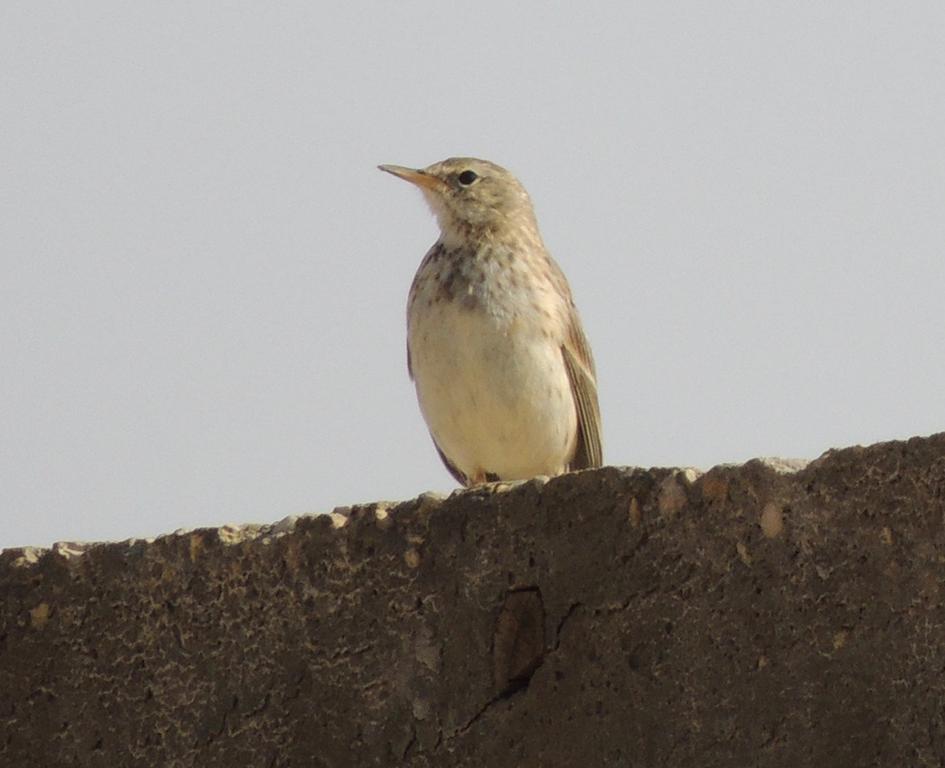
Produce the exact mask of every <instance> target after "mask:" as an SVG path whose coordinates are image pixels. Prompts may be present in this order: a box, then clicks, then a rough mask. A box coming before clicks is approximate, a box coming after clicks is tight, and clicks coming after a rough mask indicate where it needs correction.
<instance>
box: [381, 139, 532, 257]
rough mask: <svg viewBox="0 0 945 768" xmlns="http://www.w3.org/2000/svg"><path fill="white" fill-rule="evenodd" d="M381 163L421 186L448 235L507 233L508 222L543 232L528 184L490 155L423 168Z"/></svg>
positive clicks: (451, 160) (462, 236)
mask: <svg viewBox="0 0 945 768" xmlns="http://www.w3.org/2000/svg"><path fill="white" fill-rule="evenodd" d="M378 167H379V168H380V169H381V170H382V171H387V172H388V173H392V174H394V176H398V177H400V178H401V179H404V180H406V181H409V182H410V183H411V184H414V185H416V186H417V187H419V188H420V191H421V192H423V196H424V197H425V198H426V199H427V202H428V203H429V204H430V208H432V209H433V213H434V214H436V218H437V221H438V222H439V224H440V230H441V231H442V233H443V237H444V239H452V238H457V239H462V238H464V237H467V236H468V235H469V234H471V233H477V232H478V233H486V232H489V233H492V234H493V235H501V233H502V231H503V230H505V229H506V228H508V229H510V230H511V231H516V230H521V229H522V228H525V229H530V230H533V231H534V232H535V233H536V234H537V226H536V224H535V214H534V213H533V211H532V204H531V200H530V199H529V197H528V193H527V192H526V191H525V188H524V187H523V186H522V185H521V184H520V183H519V181H518V179H516V178H515V177H514V176H513V175H512V174H511V173H509V172H508V171H507V170H505V168H502V167H500V166H498V165H496V164H495V163H490V162H489V161H488V160H477V159H476V158H473V157H451V158H449V159H448V160H442V161H441V162H439V163H434V164H433V165H431V166H428V167H426V168H423V169H413V168H404V167H402V166H399V165H381V166H378Z"/></svg>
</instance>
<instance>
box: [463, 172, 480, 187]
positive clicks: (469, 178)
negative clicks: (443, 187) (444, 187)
mask: <svg viewBox="0 0 945 768" xmlns="http://www.w3.org/2000/svg"><path fill="white" fill-rule="evenodd" d="M478 178H479V177H478V176H477V175H476V172H475V171H463V172H462V173H461V174H459V183H460V184H462V185H463V186H464V187H468V186H469V185H470V184H472V183H473V182H474V181H475V180H476V179H478Z"/></svg>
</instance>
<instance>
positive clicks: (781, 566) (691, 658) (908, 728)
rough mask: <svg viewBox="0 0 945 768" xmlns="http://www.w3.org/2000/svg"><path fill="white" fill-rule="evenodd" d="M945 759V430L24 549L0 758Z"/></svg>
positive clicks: (13, 608) (1, 631)
mask: <svg viewBox="0 0 945 768" xmlns="http://www.w3.org/2000/svg"><path fill="white" fill-rule="evenodd" d="M395 765H404V766H425V767H426V766H492V767H497V768H502V767H504V766H548V767H549V768H552V767H557V766H647V767H651V766H652V767H659V766H699V767H700V768H704V767H707V766H738V767H739V768H745V766H784V767H788V766H790V768H798V767H800V766H831V767H835V766H851V767H852V766H856V767H857V768H862V767H863V766H938V767H941V766H943V765H945V433H943V434H939V435H935V436H933V437H930V438H924V439H919V438H915V439H912V440H909V441H907V442H893V443H885V444H881V445H875V446H872V447H869V448H849V449H844V450H840V451H831V452H829V453H827V454H825V455H824V456H823V457H821V458H820V459H818V460H817V461H815V462H813V463H811V464H810V465H808V466H807V467H805V468H803V469H800V470H799V471H796V472H792V471H791V467H790V466H785V465H779V464H776V463H770V462H768V463H766V462H763V461H752V462H749V463H747V464H745V465H742V466H724V467H717V468H715V469H713V470H711V471H709V472H707V473H705V474H702V475H700V474H699V473H697V472H695V471H692V470H688V471H684V470H670V469H652V470H640V469H618V468H604V469H600V470H594V471H587V472H581V473H577V474H572V475H566V476H563V477H559V478H555V479H552V480H550V481H547V482H544V481H542V480H540V479H536V480H533V481H529V482H526V483H523V484H520V485H516V486H513V487H510V488H508V487H505V488H504V487H501V486H499V487H483V488H477V489H472V490H469V491H466V492H461V493H456V494H454V495H452V496H451V497H449V498H448V499H439V498H436V497H432V496H421V497H420V498H418V499H416V500H413V501H408V502H404V503H401V504H395V505H391V504H374V505H368V506H363V507H356V508H352V509H350V510H346V511H344V512H342V513H340V514H334V515H330V516H328V515H326V516H320V517H304V518H299V519H297V520H287V521H283V522H282V523H280V524H277V525H276V526H269V527H244V528H221V529H213V530H197V531H193V532H188V533H178V534H174V535H171V536H164V537H161V538H159V539H156V540H154V541H147V542H145V541H134V542H123V543H116V544H94V545H86V546H78V545H72V546H68V545H61V546H58V547H54V548H53V549H52V550H28V549H20V550H7V551H6V552H4V553H3V554H2V555H0V766H17V767H18V766H44V767H45V766H109V767H110V768H114V767H115V766H228V767H230V766H240V767H242V766H260V767H262V766H267V767H271V768H275V767H277V766H279V767H283V766H286V767H287V766H292V767H293V768H295V767H296V766H335V767H338V766H395Z"/></svg>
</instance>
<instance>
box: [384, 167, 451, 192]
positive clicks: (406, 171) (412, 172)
mask: <svg viewBox="0 0 945 768" xmlns="http://www.w3.org/2000/svg"><path fill="white" fill-rule="evenodd" d="M377 167H378V168H380V169H381V170H382V171H387V173H392V174H394V176H397V177H399V178H401V179H403V180H404V181H409V182H410V183H411V184H416V185H417V186H418V187H426V188H427V189H443V187H444V186H446V185H445V183H444V182H443V181H442V179H438V178H437V177H436V176H432V175H430V174H429V173H427V172H426V171H421V170H419V169H416V168H404V167H403V166H402V165H379V166H377Z"/></svg>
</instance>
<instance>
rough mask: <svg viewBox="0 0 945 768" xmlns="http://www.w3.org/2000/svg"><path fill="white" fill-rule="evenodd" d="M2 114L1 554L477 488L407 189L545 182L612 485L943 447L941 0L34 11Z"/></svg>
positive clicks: (3, 88)
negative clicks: (865, 449) (430, 419)
mask: <svg viewBox="0 0 945 768" xmlns="http://www.w3.org/2000/svg"><path fill="white" fill-rule="evenodd" d="M0 105H2V112H3V117H2V120H0V350H2V365H3V370H2V374H0V429H2V435H0V440H2V441H0V505H2V507H0V516H2V526H0V546H13V545H23V544H37V545H48V544H50V543H51V542H53V541H55V540H69V539H116V538H125V537H129V536H145V535H154V534H158V533H162V532H167V531H171V530H173V529H175V528H178V527H193V526H203V525H217V524H221V523H224V522H249V521H255V522H265V521H272V520H276V519H279V518H281V517H283V516H285V515H288V514H296V513H304V512H318V511H330V510H331V508H332V507H333V506H335V505H341V504H350V503H354V502H367V501H372V500H377V499H401V498H409V497H412V496H414V495H416V494H418V493H420V492H422V491H424V490H427V489H434V490H440V491H446V490H449V489H450V488H452V487H453V483H452V481H451V478H450V477H449V475H448V474H447V473H446V471H445V470H444V469H443V468H442V466H441V465H440V463H439V460H438V459H437V457H436V454H435V452H434V450H433V447H432V444H431V442H430V440H429V437H428V435H427V432H426V429H425V427H424V424H423V421H422V419H421V417H420V413H419V410H418V408H417V405H416V400H415V397H414V393H413V388H412V385H411V383H410V382H409V380H408V378H407V373H406V370H405V360H404V333H405V332H404V303H405V298H406V293H407V289H408V287H409V285H410V281H411V279H412V277H413V273H414V270H415V269H416V267H417V265H418V263H419V261H420V258H421V257H422V256H423V254H424V252H425V251H426V249H427V248H428V247H429V246H430V245H431V244H432V243H433V241H434V239H435V237H436V226H435V223H434V221H433V219H432V216H431V215H430V213H429V211H428V210H427V208H426V206H425V204H424V203H423V201H422V199H421V196H420V194H419V193H418V192H417V191H416V190H414V189H412V188H410V187H409V186H408V185H406V184H404V183H402V182H399V181H397V180H396V179H393V178H391V177H390V176H386V175H384V174H382V173H380V172H379V171H377V170H376V169H375V165H376V164H377V163H384V162H386V163H398V164H402V165H427V164H429V163H431V162H433V161H436V160H439V159H442V158H444V157H447V156H450V155H474V156H480V157H485V158H488V159H490V160H494V161H496V162H498V163H500V164H502V165H505V166H506V167H508V168H509V169H510V170H512V171H513V172H515V173H516V174H517V175H518V176H519V177H520V178H521V179H522V181H523V182H524V184H525V186H526V187H527V188H528V189H529V190H530V192H531V194H532V198H533V201H534V203H535V206H536V210H537V213H538V219H539V222H540V224H541V227H542V231H543V234H544V236H545V241H546V243H547V244H548V246H549V248H550V249H551V251H552V252H553V254H554V255H555V257H556V258H557V259H558V261H559V262H560V263H561V265H562V267H563V268H564V270H565V272H566V273H567V274H568V276H569V278H570V281H571V284H572V287H573V289H574V292H575V295H576V297H577V301H578V305H579V307H580V309H581V312H582V315H583V318H584V323H585V326H586V329H587V332H588V335H589V337H590V340H591V343H592V345H593V348H594V352H595V355H596V358H597V364H598V373H599V379H600V397H601V409H602V412H603V419H604V440H605V445H604V447H605V459H606V461H607V462H608V463H613V464H630V465H643V466H649V465H695V466H701V467H708V466H711V465H713V464H716V463H719V462H729V461H743V460H746V459H749V458H751V457H753V456H756V455H784V456H800V457H814V456H816V455H817V454H819V453H820V452H821V451H822V450H824V449H827V448H829V447H831V446H841V445H846V444H851V443H869V442H873V441H877V440H884V439H890V438H902V437H908V436H911V435H914V434H928V433H931V432H935V431H938V430H941V429H943V428H945V352H943V346H945V316H943V311H942V301H943V299H942V297H943V295H945V258H943V255H945V254H943V245H945V142H943V136H945V4H943V3H942V2H940V0H936V1H930V2H911V3H878V2H861V1H858V2H834V3H767V2H760V3H759V2H747V1H746V2H731V3H730V2H722V3H698V2H691V3H667V2H644V3H616V2H614V3H592V4H589V5H584V6H582V8H581V10H580V11H577V12H575V11H572V10H567V9H565V6H562V5H556V4H551V3H544V2H542V3H536V2H523V3H497V2H482V3H449V2H436V3H432V2H431V3H418V2H400V3H380V2H379V3H362V4H340V3H338V4H319V3H311V2H288V3H279V4H272V3H268V4H267V3H190V2H162V3H123V2H122V3H120V2H101V1H96V0H91V1H90V2H85V3H78V4H77V3H73V2H6V3H4V4H3V5H2V8H0Z"/></svg>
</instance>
